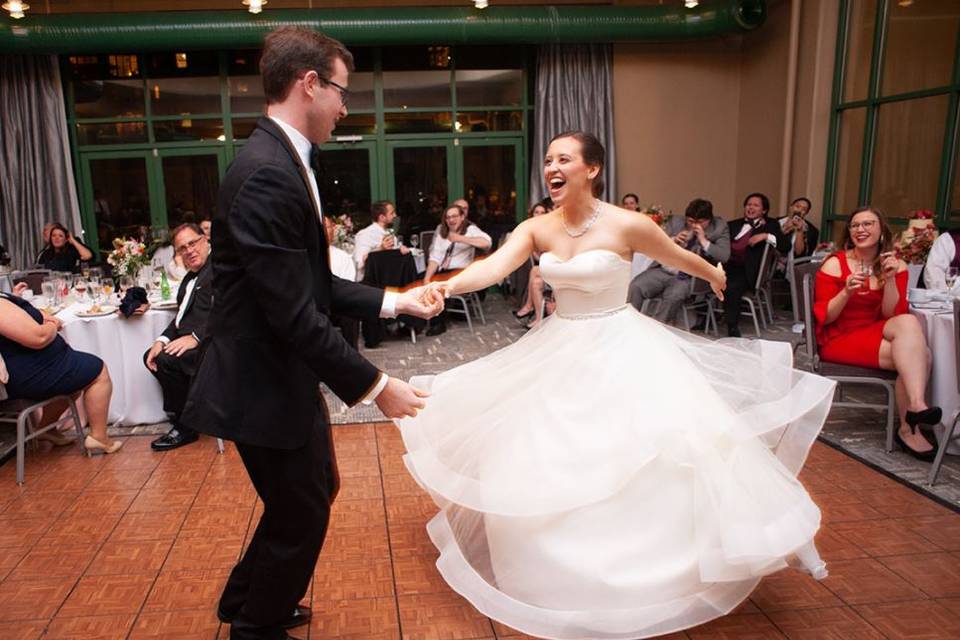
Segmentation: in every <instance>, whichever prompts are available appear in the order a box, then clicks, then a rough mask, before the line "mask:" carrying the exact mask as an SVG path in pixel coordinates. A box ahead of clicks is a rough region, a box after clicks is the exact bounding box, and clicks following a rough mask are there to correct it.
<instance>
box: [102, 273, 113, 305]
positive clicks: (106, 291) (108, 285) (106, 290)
mask: <svg viewBox="0 0 960 640" xmlns="http://www.w3.org/2000/svg"><path fill="white" fill-rule="evenodd" d="M101 288H102V291H103V297H104V298H105V299H106V301H107V302H110V296H111V295H112V294H113V280H111V279H110V278H107V279H106V280H104V281H103V284H102V285H101Z"/></svg>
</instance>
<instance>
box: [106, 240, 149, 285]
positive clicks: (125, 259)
mask: <svg viewBox="0 0 960 640" xmlns="http://www.w3.org/2000/svg"><path fill="white" fill-rule="evenodd" d="M107 263H108V264H109V265H110V266H111V267H113V272H114V273H115V274H117V275H127V276H134V277H136V275H137V273H139V272H140V269H142V268H143V267H145V266H146V265H148V264H150V256H149V255H147V248H146V246H145V245H144V244H143V243H142V242H140V241H139V240H136V239H134V238H114V239H113V251H111V252H110V254H109V255H108V256H107Z"/></svg>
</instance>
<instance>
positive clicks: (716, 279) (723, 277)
mask: <svg viewBox="0 0 960 640" xmlns="http://www.w3.org/2000/svg"><path fill="white" fill-rule="evenodd" d="M713 270H714V274H713V278H712V279H711V280H710V288H711V289H713V292H714V293H715V294H716V296H717V299H718V300H720V301H721V302H723V290H724V289H726V288H727V274H726V273H725V272H724V270H723V265H722V264H718V265H717V266H715V267H714V268H713Z"/></svg>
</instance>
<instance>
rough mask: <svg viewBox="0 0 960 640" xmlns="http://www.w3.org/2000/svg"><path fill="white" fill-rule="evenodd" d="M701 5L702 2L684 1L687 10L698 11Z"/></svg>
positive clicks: (698, 0)
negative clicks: (698, 6)
mask: <svg viewBox="0 0 960 640" xmlns="http://www.w3.org/2000/svg"><path fill="white" fill-rule="evenodd" d="M699 4H700V0H683V6H685V7H686V8H687V9H696V8H697V5H699Z"/></svg>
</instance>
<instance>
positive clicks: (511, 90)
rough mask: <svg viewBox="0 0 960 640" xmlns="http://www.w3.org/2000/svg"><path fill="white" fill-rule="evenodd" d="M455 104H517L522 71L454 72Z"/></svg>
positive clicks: (480, 105) (520, 93) (475, 105)
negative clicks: (455, 85)
mask: <svg viewBox="0 0 960 640" xmlns="http://www.w3.org/2000/svg"><path fill="white" fill-rule="evenodd" d="M456 83H457V106H458V107H485V106H515V105H516V106H519V105H520V101H521V99H522V96H523V72H522V71H520V70H519V69H494V70H489V71H460V70H458V71H457V72H456Z"/></svg>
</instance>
